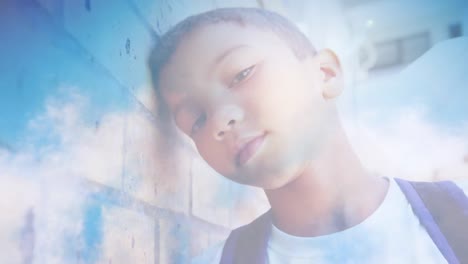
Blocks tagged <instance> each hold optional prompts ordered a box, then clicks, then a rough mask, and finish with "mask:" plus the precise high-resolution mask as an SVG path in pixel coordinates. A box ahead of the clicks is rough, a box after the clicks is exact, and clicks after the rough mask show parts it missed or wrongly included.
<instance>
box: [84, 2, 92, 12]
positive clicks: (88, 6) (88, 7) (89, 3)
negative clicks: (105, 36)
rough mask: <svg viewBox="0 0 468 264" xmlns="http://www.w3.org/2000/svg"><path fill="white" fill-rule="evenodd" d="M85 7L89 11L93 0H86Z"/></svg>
mask: <svg viewBox="0 0 468 264" xmlns="http://www.w3.org/2000/svg"><path fill="white" fill-rule="evenodd" d="M85 8H86V10H87V11H91V0H85Z"/></svg>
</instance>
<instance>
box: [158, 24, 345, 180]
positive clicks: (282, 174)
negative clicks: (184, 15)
mask: <svg viewBox="0 0 468 264" xmlns="http://www.w3.org/2000/svg"><path fill="white" fill-rule="evenodd" d="M324 54H325V55H323V54H322V55H320V54H319V55H317V56H315V57H313V58H312V57H309V58H306V59H303V60H299V59H298V58H297V57H296V56H295V55H294V53H293V51H292V50H291V48H290V47H289V46H288V45H287V44H286V43H285V41H284V40H282V39H280V38H279V37H278V36H277V35H276V34H274V33H272V32H270V31H267V30H261V29H258V28H255V27H250V26H246V27H241V26H239V25H236V24H232V23H219V24H215V25H208V26H204V27H202V28H200V29H197V30H195V31H194V32H192V33H191V34H189V35H188V36H187V37H185V38H184V40H183V41H182V43H181V44H180V46H179V47H178V49H177V51H176V52H175V54H174V55H173V57H172V58H171V60H170V62H169V63H168V64H167V65H166V66H165V67H164V69H163V70H162V72H161V75H160V76H161V78H160V83H159V86H160V87H161V91H162V95H163V97H164V100H165V101H166V103H167V105H168V107H169V109H170V111H171V114H172V116H173V118H174V120H175V123H176V125H177V127H178V128H179V129H180V130H181V131H182V132H184V133H185V134H187V135H188V136H189V137H190V138H191V139H192V140H193V141H194V143H195V145H196V147H197V149H198V152H199V153H200V155H201V156H202V157H203V158H204V159H205V160H206V161H207V163H208V164H209V165H210V166H212V167H213V168H214V169H215V170H216V171H217V172H219V173H220V174H222V175H224V176H225V177H227V178H229V179H231V180H233V181H236V182H239V183H243V184H249V185H254V186H259V187H262V188H266V189H272V188H278V187H280V186H282V185H284V184H286V183H287V182H289V181H291V180H292V179H294V178H295V177H296V176H298V175H299V174H300V173H301V171H302V170H303V169H304V168H305V167H306V166H307V165H308V164H309V163H310V161H311V160H313V159H314V158H315V157H316V156H317V155H318V154H319V153H320V151H321V148H322V145H323V144H322V143H323V142H324V139H325V138H326V136H327V134H329V133H330V131H329V130H330V127H331V126H332V122H333V120H335V119H334V118H333V117H334V111H333V109H334V106H333V104H332V103H331V102H329V101H328V100H327V99H326V98H327V94H333V93H330V92H329V91H328V90H327V89H335V88H336V87H334V86H336V85H337V83H336V82H335V80H334V79H336V78H335V77H336V76H337V73H338V72H339V66H337V65H338V63H336V65H333V64H334V63H333V62H334V61H335V60H334V58H331V57H333V56H332V55H331V54H330V53H329V52H328V53H327V52H326V53H324ZM335 62H336V61H335ZM327 63H328V64H327ZM324 65H325V66H324ZM332 83H333V84H332ZM331 86H333V87H332V88H330V87H331ZM328 97H330V96H328ZM331 97H332V96H331Z"/></svg>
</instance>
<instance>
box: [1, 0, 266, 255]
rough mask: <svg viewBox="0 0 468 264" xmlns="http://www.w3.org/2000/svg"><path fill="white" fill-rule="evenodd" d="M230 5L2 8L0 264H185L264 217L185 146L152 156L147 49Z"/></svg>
mask: <svg viewBox="0 0 468 264" xmlns="http://www.w3.org/2000/svg"><path fill="white" fill-rule="evenodd" d="M245 2H246V3H244V4H247V5H250V6H256V5H257V3H256V2H255V1H245ZM231 4H233V3H229V2H228V1H225V2H222V1H204V2H203V4H201V5H200V4H197V5H194V4H192V3H191V2H190V1H131V0H117V1H112V3H111V4H110V2H105V1H93V0H82V1H61V0H38V1H32V0H31V1H2V2H1V3H0V20H1V23H0V24H1V25H0V29H1V31H0V32H1V35H2V37H1V39H2V40H1V51H0V54H1V56H0V57H1V58H2V59H1V62H0V72H1V78H0V89H1V96H0V97H1V98H0V116H1V118H0V142H1V145H0V164H1V165H0V170H1V171H0V182H1V187H0V192H1V193H2V195H1V198H2V199H1V201H0V209H1V211H2V217H1V218H0V245H1V247H2V252H3V253H2V254H0V255H1V256H0V263H186V262H188V260H189V258H190V257H191V256H192V255H196V254H198V253H199V252H200V251H201V250H202V249H203V248H206V247H207V246H209V245H212V244H214V243H216V242H219V241H221V240H222V239H223V238H224V237H225V236H226V235H227V233H228V231H229V229H230V228H232V227H234V226H236V225H240V224H241V223H244V222H245V221H248V220H249V219H251V218H253V217H254V216H255V215H256V214H258V213H260V212H261V210H262V209H264V208H265V206H263V207H261V208H260V209H254V206H255V202H254V204H252V205H249V206H245V205H246V203H247V201H248V200H249V201H250V200H252V199H251V198H252V197H254V198H255V199H256V200H258V203H260V204H263V205H264V199H263V198H262V197H261V195H260V196H259V195H258V191H256V190H250V189H245V188H241V187H240V186H237V185H234V184H232V183H229V182H227V181H226V180H223V179H221V178H219V177H218V175H215V173H214V172H213V171H211V170H210V169H209V168H208V167H207V166H206V164H204V163H203V162H202V161H201V160H200V159H199V158H197V157H196V156H194V154H193V153H194V152H193V148H192V146H190V145H188V144H186V143H184V142H181V143H177V144H174V145H173V146H172V151H173V154H174V156H171V157H170V158H168V157H167V156H168V155H167V153H162V152H161V150H160V149H159V148H158V146H159V145H160V144H159V142H160V141H161V140H166V139H164V138H161V137H160V135H159V132H158V129H157V127H156V123H155V117H156V112H155V104H154V98H153V97H152V93H151V88H150V83H149V76H148V71H147V68H146V57H147V55H148V52H149V50H150V47H151V45H152V44H153V43H154V41H156V40H157V38H158V36H159V35H160V34H161V32H163V31H165V30H167V28H168V27H170V26H171V25H172V24H173V23H175V22H177V21H178V20H180V19H182V18H184V17H185V16H187V15H189V14H192V13H194V12H200V11H203V10H207V9H210V8H213V7H216V6H223V5H225V6H229V5H231ZM210 190H213V191H210ZM236 197H238V198H236ZM230 198H234V199H230ZM255 199H254V201H255ZM262 199H263V200H262ZM214 201H216V202H214ZM249 207H252V209H251V210H247V211H245V210H243V211H242V212H243V214H242V216H241V217H233V215H234V214H236V211H237V212H238V211H239V210H240V208H249Z"/></svg>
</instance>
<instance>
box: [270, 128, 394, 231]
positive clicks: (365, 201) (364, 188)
mask: <svg viewBox="0 0 468 264" xmlns="http://www.w3.org/2000/svg"><path fill="white" fill-rule="evenodd" d="M331 142H332V143H331V144H329V148H328V149H327V150H325V151H324V152H323V155H321V156H320V158H318V159H316V160H313V161H311V162H310V163H309V165H308V166H307V167H306V168H304V170H303V171H302V173H301V174H300V175H299V176H298V177H296V178H295V179H294V180H293V181H292V182H290V183H288V184H287V185H285V186H283V187H281V188H278V189H274V190H265V193H266V195H267V197H268V200H269V202H270V205H271V207H272V212H273V219H274V224H275V226H276V227H278V228H279V229H281V230H283V231H284V232H286V233H288V234H291V235H295V236H319V235H326V234H331V233H335V232H339V231H342V230H344V229H347V228H349V227H352V226H354V225H357V224H359V223H360V222H362V221H363V220H365V219H366V218H367V217H369V216H370V215H371V214H372V213H373V212H374V211H375V210H376V209H377V208H378V207H379V205H380V204H381V203H382V201H383V199H384V197H385V195H386V193H387V189H388V182H387V181H386V180H385V179H383V178H379V177H375V176H372V175H369V174H368V173H367V172H366V171H365V170H364V168H363V167H362V165H361V163H360V161H359V159H358V158H357V156H356V155H355V153H354V152H353V150H352V149H351V147H350V145H349V143H348V141H347V139H346V137H345V136H344V134H343V133H341V134H338V135H336V136H335V137H334V138H333V140H331Z"/></svg>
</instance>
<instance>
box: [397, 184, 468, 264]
mask: <svg viewBox="0 0 468 264" xmlns="http://www.w3.org/2000/svg"><path fill="white" fill-rule="evenodd" d="M396 181H397V183H398V185H399V186H400V188H401V190H402V191H403V193H404V194H405V196H406V198H407V199H408V201H409V203H410V204H411V207H412V208H413V211H414V213H415V214H416V215H417V216H418V218H419V221H420V222H421V224H422V225H423V226H424V227H425V228H426V230H427V232H428V234H429V236H430V237H431V238H432V240H433V241H434V244H436V246H437V247H438V249H439V250H440V252H441V253H442V255H443V256H444V257H445V259H446V260H447V261H448V263H451V264H452V263H453V264H455V263H468V250H467V245H468V198H467V197H466V195H465V194H464V193H463V190H461V189H460V188H459V187H458V186H457V185H455V184H454V183H453V182H451V181H441V182H410V181H405V180H402V179H396Z"/></svg>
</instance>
